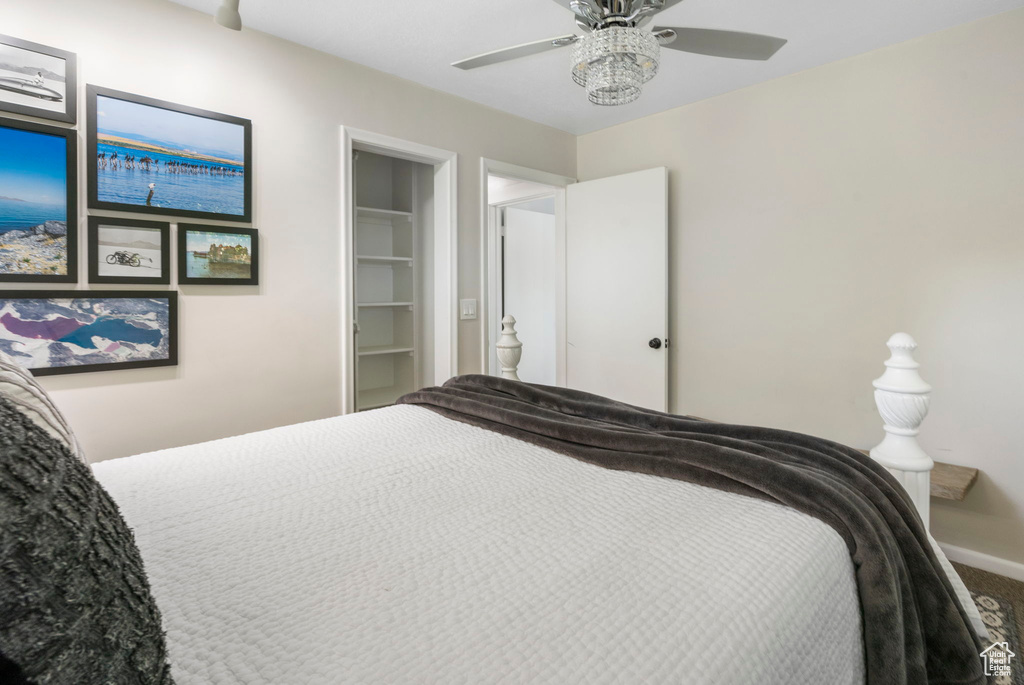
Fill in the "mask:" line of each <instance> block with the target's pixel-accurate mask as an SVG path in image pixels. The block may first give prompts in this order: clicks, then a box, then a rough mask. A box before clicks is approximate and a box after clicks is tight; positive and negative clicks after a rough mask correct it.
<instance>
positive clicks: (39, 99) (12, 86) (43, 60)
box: [0, 35, 78, 124]
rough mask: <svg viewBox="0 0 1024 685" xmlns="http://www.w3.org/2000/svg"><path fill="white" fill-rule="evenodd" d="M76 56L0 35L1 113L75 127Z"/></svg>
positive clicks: (76, 100) (76, 103) (76, 102)
mask: <svg viewBox="0 0 1024 685" xmlns="http://www.w3.org/2000/svg"><path fill="white" fill-rule="evenodd" d="M77 73H78V68H77V66H76V60H75V55H74V53H71V52H65V51H64V50H58V49H57V48H51V47H47V46H45V45H39V44H38V43H30V42H28V41H27V40H21V39H20V38H14V37H12V36H3V35H0V110H4V111H7V112H14V113H16V114H27V115H28V116H33V117H40V118H43V119H51V120H53V121H63V122H66V123H69V124H73V123H75V120H76V118H77V115H78V81H77Z"/></svg>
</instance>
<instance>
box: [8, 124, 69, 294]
mask: <svg viewBox="0 0 1024 685" xmlns="http://www.w3.org/2000/svg"><path fill="white" fill-rule="evenodd" d="M0 128H10V129H14V130H17V131H27V132H29V133H38V134H40V135H48V136H55V137H58V138H63V139H64V141H65V151H66V160H65V166H64V180H65V193H66V196H65V203H66V205H65V206H66V217H65V223H66V226H67V232H66V237H67V240H66V260H67V273H65V274H63V275H60V274H58V275H50V274H17V273H0V283H77V282H78V134H77V132H76V131H75V130H74V129H70V128H62V127H59V126H48V125H46V124H37V123H35V122H32V121H22V120H21V119H8V118H6V117H0ZM0 154H3V151H2V150H0ZM0 218H2V217H0Z"/></svg>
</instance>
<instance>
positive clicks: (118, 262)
mask: <svg viewBox="0 0 1024 685" xmlns="http://www.w3.org/2000/svg"><path fill="white" fill-rule="evenodd" d="M88 244H89V282H90V283H133V284H139V283H152V284H154V285H167V284H169V283H170V282H171V225H170V224H168V223H163V222H159V221H143V220H140V219H120V218H114V217H106V216H91V217H89V234H88Z"/></svg>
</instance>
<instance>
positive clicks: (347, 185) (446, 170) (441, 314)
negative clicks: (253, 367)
mask: <svg viewBox="0 0 1024 685" xmlns="http://www.w3.org/2000/svg"><path fill="white" fill-rule="evenodd" d="M356 148H358V149H360V150H363V151H366V152H374V153H378V154H383V155H387V156H389V157H397V158H400V159H407V160H410V161H413V162H419V163H421V164H428V165H430V166H432V167H434V382H435V383H436V384H437V385H440V384H441V383H443V382H444V381H446V380H448V379H449V378H451V377H452V376H454V375H455V374H456V372H457V369H458V364H459V336H458V328H457V326H458V319H457V318H456V316H455V312H456V311H457V309H458V303H457V302H456V293H457V290H456V283H457V282H458V272H457V269H458V252H457V250H458V232H459V226H458V206H459V204H458V178H459V176H458V155H457V154H456V153H454V152H451V151H449V150H442V149H440V148H435V147H430V146H428V145H421V144H419V143H413V142H411V141H408V140H402V139H401V138H393V137H391V136H385V135H381V134H379V133H372V132H370V131H363V130H360V129H357V128H352V127H350V126H342V127H341V188H342V192H341V249H340V250H339V253H340V258H341V265H342V268H341V284H340V293H341V336H340V346H339V347H340V353H341V398H340V399H341V413H342V414H349V413H351V412H353V411H355V350H354V349H353V347H354V323H355V303H354V302H353V301H352V297H353V293H354V292H355V255H354V254H353V253H352V246H353V244H354V240H353V238H354V234H355V215H356V201H355V196H354V194H353V188H354V183H353V182H354V180H355V179H354V173H355V169H354V166H353V164H352V153H353V151H354V150H355V149H356ZM424 361H426V360H424Z"/></svg>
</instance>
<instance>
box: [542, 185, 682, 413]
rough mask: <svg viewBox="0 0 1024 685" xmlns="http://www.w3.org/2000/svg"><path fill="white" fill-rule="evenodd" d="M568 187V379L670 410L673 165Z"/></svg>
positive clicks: (585, 387)
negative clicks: (668, 341)
mask: <svg viewBox="0 0 1024 685" xmlns="http://www.w3.org/2000/svg"><path fill="white" fill-rule="evenodd" d="M566 190H567V193H566V343H567V349H566V382H567V385H568V387H570V388H576V389H578V390H585V391H587V392H592V393H596V394H599V395H605V396H607V397H611V398H612V399H616V400H620V401H622V402H627V403H629V404H635V405H639V406H642V407H647V408H649V409H656V410H658V411H667V410H668V351H667V350H666V349H665V348H666V336H667V335H668V170H667V169H665V168H663V167H662V168H657V169H648V170H646V171H637V172H634V173H631V174H623V175H622V176H613V177H611V178H602V179H598V180H595V181H586V182H584V183H577V184H574V185H570V186H569V187H568V188H567V189H566ZM525 348H526V346H525V345H524V352H525ZM524 356H525V354H524Z"/></svg>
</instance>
